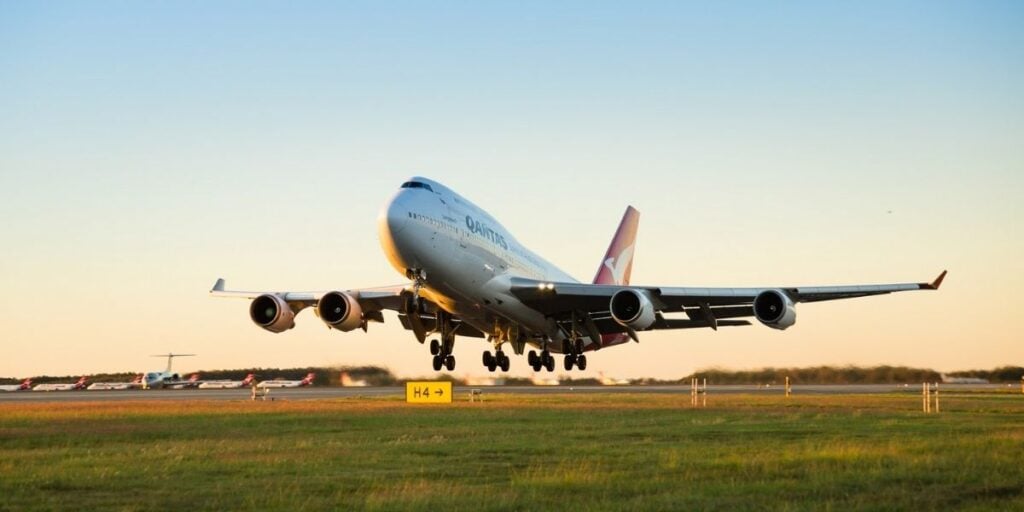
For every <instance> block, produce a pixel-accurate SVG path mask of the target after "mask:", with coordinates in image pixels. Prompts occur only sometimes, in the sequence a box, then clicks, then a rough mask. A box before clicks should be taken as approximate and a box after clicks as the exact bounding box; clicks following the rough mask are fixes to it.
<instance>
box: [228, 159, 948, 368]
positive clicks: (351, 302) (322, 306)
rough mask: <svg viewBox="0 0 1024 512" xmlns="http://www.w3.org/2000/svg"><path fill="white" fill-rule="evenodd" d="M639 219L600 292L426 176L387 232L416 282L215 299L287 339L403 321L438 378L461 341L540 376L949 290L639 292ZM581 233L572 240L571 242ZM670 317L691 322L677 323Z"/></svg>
mask: <svg viewBox="0 0 1024 512" xmlns="http://www.w3.org/2000/svg"><path fill="white" fill-rule="evenodd" d="M639 219H640V213H639V212H638V211H637V210H635V209H634V208H633V207H627V208H626V213H625V214H624V215H623V217H622V221H621V222H620V223H619V227H618V230H617V231H616V232H615V235H614V237H612V241H611V244H610V245H609V246H608V250H607V252H606V253H605V255H604V257H603V258H601V260H600V264H599V265H598V268H597V274H596V275H595V276H594V279H593V282H592V283H581V282H579V281H577V280H575V279H573V278H572V276H570V275H569V274H567V273H565V272H563V271H562V270H560V269H558V268H557V267H555V266H554V265H552V264H551V263H548V262H547V261H546V260H545V259H544V258H542V257H540V256H538V255H537V254H535V253H533V252H531V251H530V250H529V249H527V248H526V247H524V246H523V245H522V244H521V243H519V242H518V241H517V240H516V239H515V237H513V236H512V234H511V233H509V232H508V231H507V230H506V229H505V228H503V227H502V226H501V224H499V223H498V221H497V220H495V219H494V218H493V217H491V216H490V215H488V214H487V212H485V211H483V210H482V209H480V208H479V207H477V206H476V205H474V204H473V203H472V202H470V201H469V200H468V199H466V198H464V197H462V196H460V195H459V194H457V193H455V192H454V191H452V190H451V189H449V188H448V187H445V186H444V185H442V184H440V183H438V182H436V181H433V180H429V179H427V178H421V177H413V178H411V179H409V180H408V181H406V182H405V183H403V184H402V186H401V188H399V190H398V191H397V192H396V193H395V194H394V195H393V196H392V197H391V198H390V199H389V200H388V201H387V202H386V203H385V204H384V207H383V208H382V209H381V212H380V216H379V217H378V220H377V232H378V235H379V238H380V243H381V247H382V248H383V250H384V255H385V256H386V257H387V260H388V262H389V263H390V264H391V266H392V267H394V269H395V270H397V271H398V272H400V273H402V274H403V275H405V276H406V278H407V279H409V280H410V282H408V283H405V284H400V285H396V286H387V287H381V288H362V289H351V290H345V291H340V290H335V291H312V292H265V291H231V290H227V289H226V288H225V282H224V280H223V279H218V280H217V282H216V283H215V284H214V286H213V288H212V289H211V290H210V294H211V295H212V296H214V297H235V298H244V299H250V300H251V301H252V302H251V303H250V305H249V318H250V319H251V320H252V321H253V322H254V323H255V324H256V325H257V326H259V327H261V328H263V329H265V330H267V331H270V332H273V333H280V332H284V331H287V330H288V329H291V328H292V327H294V326H295V315H296V314H297V313H299V312H300V311H302V310H303V309H306V308H309V307H311V308H313V309H314V311H315V312H316V314H317V316H318V317H319V318H320V320H321V321H323V322H324V323H325V324H326V325H327V326H328V327H329V328H332V329H338V330H340V331H352V330H354V329H363V330H364V331H365V330H366V329H367V328H368V326H369V323H370V322H383V321H384V316H383V314H382V311H384V310H392V311H396V312H397V313H398V318H399V320H400V321H401V323H402V325H403V326H404V327H405V328H406V329H409V330H411V331H413V333H414V334H415V335H416V338H417V339H418V340H419V342H420V343H423V342H424V341H425V339H426V336H427V334H428V333H436V334H437V335H438V336H439V338H440V339H432V340H431V341H430V353H431V354H432V355H433V368H434V370H435V371H439V370H441V368H442V367H444V368H446V369H447V370H449V371H451V370H454V369H455V356H453V355H452V348H453V346H454V343H455V337H456V336H466V337H475V338H486V339H487V341H488V342H490V343H491V345H492V346H493V347H494V352H493V353H492V352H491V351H489V350H487V351H484V353H483V364H484V366H486V367H487V369H488V370H490V371H492V372H493V371H494V370H495V369H496V368H501V370H502V371H508V369H509V357H508V356H507V355H505V352H504V351H503V350H502V346H503V345H505V344H506V343H507V344H509V345H510V346H511V347H512V350H513V352H515V353H516V354H520V355H522V354H523V353H524V350H525V349H526V346H527V345H530V346H531V347H535V348H536V349H538V350H537V351H535V350H530V352H529V354H528V357H527V361H528V363H529V365H530V366H531V367H532V368H533V370H534V371H540V369H541V368H546V369H547V370H548V371H549V372H551V371H554V369H555V360H554V357H553V356H552V355H551V354H552V353H562V354H564V358H563V362H564V368H565V369H566V370H567V371H568V370H571V369H572V368H573V367H574V366H575V367H577V368H579V369H580V370H585V369H586V367H587V357H586V355H585V352H588V351H593V350H598V349H603V348H608V347H611V346H614V345H620V344H623V343H626V342H628V341H629V340H630V339H632V340H634V341H639V339H640V338H639V335H638V333H639V332H641V331H646V330H658V329H689V328H710V329H715V330H717V329H718V328H719V327H726V326H742V325H750V322H749V321H747V320H744V319H743V318H749V317H753V318H756V319H757V320H758V321H759V322H761V323H762V324H764V325H766V326H768V327H770V328H772V329H780V330H781V329H786V328H788V327H790V326H792V325H793V324H794V323H795V322H796V309H795V305H796V304H797V303H800V302H818V301H826V300H836V299H849V298H854V297H865V296H868V295H881V294H887V293H893V292H902V291H908V290H935V289H938V287H939V285H940V284H941V283H942V279H943V278H944V277H945V275H946V272H945V271H943V272H942V273H941V274H939V276H938V277H937V278H936V279H935V280H934V281H932V282H930V283H904V284H880V285H853V286H816V287H804V286H764V287H756V288H731V287H730V288H708V287H676V286H635V285H631V284H630V283H629V277H630V273H631V271H632V268H633V252H634V249H635V247H636V233H637V226H638V225H639ZM571 236H572V234H571V233H567V234H566V239H567V240H571ZM667 314H681V315H682V317H675V318H670V317H667V316H666V315H667Z"/></svg>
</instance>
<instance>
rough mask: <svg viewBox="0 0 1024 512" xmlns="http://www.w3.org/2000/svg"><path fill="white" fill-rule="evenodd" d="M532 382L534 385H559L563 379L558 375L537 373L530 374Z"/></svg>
mask: <svg viewBox="0 0 1024 512" xmlns="http://www.w3.org/2000/svg"><path fill="white" fill-rule="evenodd" d="M530 383H531V384H533V385H534V386H558V385H559V384H561V383H562V380H561V379H559V378H558V377H541V376H539V375H537V374H534V373H531V374H530Z"/></svg>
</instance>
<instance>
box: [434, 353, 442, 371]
mask: <svg viewBox="0 0 1024 512" xmlns="http://www.w3.org/2000/svg"><path fill="white" fill-rule="evenodd" d="M442 363H444V360H442V359H441V356H434V371H435V372H439V371H441V364H442Z"/></svg>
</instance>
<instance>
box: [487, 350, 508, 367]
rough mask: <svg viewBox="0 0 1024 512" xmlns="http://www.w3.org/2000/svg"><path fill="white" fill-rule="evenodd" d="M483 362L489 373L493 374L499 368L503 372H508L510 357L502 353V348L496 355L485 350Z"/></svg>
mask: <svg viewBox="0 0 1024 512" xmlns="http://www.w3.org/2000/svg"><path fill="white" fill-rule="evenodd" d="M483 362H484V366H486V367H487V371H491V372H493V371H494V370H495V369H497V368H501V371H503V372H507V371H508V367H509V364H510V361H509V359H508V356H506V355H505V353H504V352H502V351H501V349H500V348H499V349H498V350H496V351H495V352H494V354H491V351H490V350H485V351H484V357H483Z"/></svg>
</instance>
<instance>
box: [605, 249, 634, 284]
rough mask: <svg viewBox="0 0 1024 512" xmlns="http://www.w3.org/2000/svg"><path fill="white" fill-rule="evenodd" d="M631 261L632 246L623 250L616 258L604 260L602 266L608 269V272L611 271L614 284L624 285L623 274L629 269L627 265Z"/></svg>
mask: <svg viewBox="0 0 1024 512" xmlns="http://www.w3.org/2000/svg"><path fill="white" fill-rule="evenodd" d="M631 261H633V245H630V246H629V247H626V248H625V249H623V250H622V252H620V253H619V256H618V257H617V258H608V259H606V260H604V266H605V267H608V270H609V271H611V273H612V278H613V279H614V280H615V284H624V283H623V277H624V276H623V274H624V273H625V272H626V269H628V268H629V263H630V262H631Z"/></svg>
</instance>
